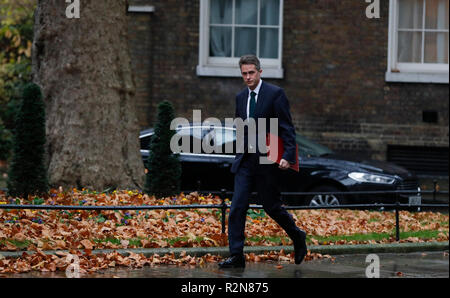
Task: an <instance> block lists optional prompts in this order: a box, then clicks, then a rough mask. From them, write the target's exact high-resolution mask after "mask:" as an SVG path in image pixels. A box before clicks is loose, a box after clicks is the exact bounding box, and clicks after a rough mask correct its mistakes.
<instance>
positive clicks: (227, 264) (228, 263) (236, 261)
mask: <svg viewBox="0 0 450 298" xmlns="http://www.w3.org/2000/svg"><path fill="white" fill-rule="evenodd" d="M219 268H245V257H244V256H243V255H236V256H231V257H229V258H228V259H226V260H225V261H223V262H220V263H219Z"/></svg>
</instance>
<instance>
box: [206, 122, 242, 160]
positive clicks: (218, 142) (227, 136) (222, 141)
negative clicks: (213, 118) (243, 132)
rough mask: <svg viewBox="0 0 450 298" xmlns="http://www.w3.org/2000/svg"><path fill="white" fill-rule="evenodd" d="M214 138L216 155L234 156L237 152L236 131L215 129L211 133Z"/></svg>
mask: <svg viewBox="0 0 450 298" xmlns="http://www.w3.org/2000/svg"><path fill="white" fill-rule="evenodd" d="M210 134H213V137H214V148H215V150H214V153H216V154H225V155H234V154H235V152H236V130H234V129H229V128H222V127H221V128H215V129H213V131H211V133H210Z"/></svg>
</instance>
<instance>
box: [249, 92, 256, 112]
mask: <svg viewBox="0 0 450 298" xmlns="http://www.w3.org/2000/svg"><path fill="white" fill-rule="evenodd" d="M255 107H256V93H255V92H253V91H252V92H251V93H250V109H249V111H248V117H249V118H254V117H255Z"/></svg>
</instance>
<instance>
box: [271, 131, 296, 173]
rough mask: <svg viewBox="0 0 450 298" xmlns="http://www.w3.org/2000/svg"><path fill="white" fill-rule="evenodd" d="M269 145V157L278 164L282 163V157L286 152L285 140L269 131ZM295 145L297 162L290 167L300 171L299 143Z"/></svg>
mask: <svg viewBox="0 0 450 298" xmlns="http://www.w3.org/2000/svg"><path fill="white" fill-rule="evenodd" d="M267 147H268V149H269V151H268V152H267V158H268V159H269V160H271V161H273V162H276V163H277V164H280V161H281V158H282V156H283V153H284V146H283V140H282V139H281V138H279V137H278V136H276V135H274V134H271V133H268V134H267ZM277 147H278V148H277ZM295 147H296V148H295V164H291V165H290V167H289V168H290V169H293V170H294V171H297V172H298V171H299V165H298V144H295ZM277 149H278V151H277Z"/></svg>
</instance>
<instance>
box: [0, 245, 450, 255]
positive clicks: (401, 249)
mask: <svg viewBox="0 0 450 298" xmlns="http://www.w3.org/2000/svg"><path fill="white" fill-rule="evenodd" d="M448 244H449V243H448V241H447V242H420V243H390V244H355V245H315V246H308V250H310V251H311V253H320V254H328V255H341V254H369V253H410V252H418V251H444V250H448V249H449V245H448ZM282 249H284V251H285V252H286V253H291V252H292V251H293V246H246V247H245V248H244V253H247V254H250V253H254V254H255V255H259V254H264V253H267V252H270V251H280V250H282ZM80 251H83V250H82V249H80ZM183 251H184V252H186V254H187V255H191V256H197V257H199V256H203V255H206V254H211V255H219V256H223V257H227V256H229V250H228V247H225V246H222V247H173V248H131V249H96V250H92V254H101V253H103V254H109V253H113V252H118V253H119V254H121V255H124V256H128V254H129V252H133V253H136V254H143V255H144V256H145V257H149V256H152V255H154V254H158V255H160V256H163V255H165V254H171V253H173V254H174V255H175V257H178V256H179V255H180V253H181V252H183ZM24 252H27V253H28V254H33V253H34V251H13V252H8V251H0V259H1V258H2V257H5V258H18V257H21V256H22V254H23V253H24ZM56 252H59V253H68V252H69V251H68V250H47V251H43V253H45V254H46V255H53V254H56Z"/></svg>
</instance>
